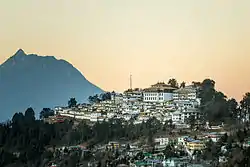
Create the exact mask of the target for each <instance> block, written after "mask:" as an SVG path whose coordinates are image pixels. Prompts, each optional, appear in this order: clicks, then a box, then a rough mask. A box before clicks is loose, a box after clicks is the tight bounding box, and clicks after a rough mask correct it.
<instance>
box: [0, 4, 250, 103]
mask: <svg viewBox="0 0 250 167" xmlns="http://www.w3.org/2000/svg"><path fill="white" fill-rule="evenodd" d="M18 48H22V49H23V50H24V51H25V52H26V53H37V54H40V55H53V56H55V57H57V58H59V59H65V60H67V61H69V62H70V63H72V64H73V65H74V66H75V67H76V68H77V69H79V70H80V71H81V72H82V73H83V75H84V76H85V77H87V78H88V79H89V80H90V81H91V82H93V83H95V84H96V85H98V86H100V87H101V88H102V89H104V90H109V91H111V90H117V91H123V90H124V89H126V88H128V87H129V75H130V73H132V75H133V87H147V86H149V85H151V84H154V83H155V82H157V81H166V82H167V80H168V79H169V78H171V77H175V78H176V79H177V80H178V81H179V82H181V81H186V82H191V81H193V80H195V81H202V80H203V79H204V78H207V77H209V78H212V79H214V80H215V81H216V85H217V86H216V87H217V89H219V90H221V91H223V92H224V93H225V94H226V95H227V96H228V97H235V98H236V99H238V100H239V99H241V97H242V95H243V94H244V93H245V92H247V91H250V75H249V72H250V66H249V63H250V1H249V0H99V1H98V0H18V1H17V0H0V63H3V62H4V61H5V60H6V59H7V58H8V57H10V56H11V55H13V54H14V53H15V52H16V50H17V49H18Z"/></svg>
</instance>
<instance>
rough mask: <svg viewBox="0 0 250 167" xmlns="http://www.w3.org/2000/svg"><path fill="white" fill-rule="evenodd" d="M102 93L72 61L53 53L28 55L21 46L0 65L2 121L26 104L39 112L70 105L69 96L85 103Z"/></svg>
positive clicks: (0, 119) (0, 117)
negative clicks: (91, 97)
mask: <svg viewBox="0 0 250 167" xmlns="http://www.w3.org/2000/svg"><path fill="white" fill-rule="evenodd" d="M101 92H102V90H101V89H100V88H98V87H97V86H95V85H93V84H92V83H90V82H89V81H88V80H87V79H86V78H85V77H84V76H83V75H82V74H81V73H80V72H79V71H78V70H77V69H75V68H74V67H73V66H72V65H71V64H70V63H68V62H66V61H64V60H57V59H56V58H54V57H53V56H37V55H35V54H30V55H26V54H25V53H24V51H23V50H21V49H19V50H18V51H17V52H16V54H15V55H14V56H12V57H10V58H9V59H8V60H7V61H6V62H4V63H3V64H2V65H0V121H4V120H6V119H11V117H12V115H13V113H15V112H24V111H25V109H26V108H27V107H33V108H34V109H35V111H36V113H39V112H40V111H41V109H42V108H43V107H54V106H57V105H63V106H65V105H67V101H68V99H69V98H70V97H75V98H76V100H77V101H78V102H84V101H85V102H86V100H87V98H88V97H89V96H90V95H93V94H97V93H101Z"/></svg>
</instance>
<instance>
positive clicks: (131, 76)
mask: <svg viewBox="0 0 250 167" xmlns="http://www.w3.org/2000/svg"><path fill="white" fill-rule="evenodd" d="M129 84H130V89H131V90H132V75H131V74H130V83H129Z"/></svg>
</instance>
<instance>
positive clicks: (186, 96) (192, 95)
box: [173, 85, 197, 101]
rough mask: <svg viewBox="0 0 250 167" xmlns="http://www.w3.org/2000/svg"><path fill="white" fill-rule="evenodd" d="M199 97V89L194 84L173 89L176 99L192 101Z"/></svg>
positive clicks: (174, 98)
mask: <svg viewBox="0 0 250 167" xmlns="http://www.w3.org/2000/svg"><path fill="white" fill-rule="evenodd" d="M196 99H197V91H196V88H194V87H193V86H192V85H190V86H186V87H184V88H180V89H177V90H174V91H173V100H174V101H190V100H196Z"/></svg>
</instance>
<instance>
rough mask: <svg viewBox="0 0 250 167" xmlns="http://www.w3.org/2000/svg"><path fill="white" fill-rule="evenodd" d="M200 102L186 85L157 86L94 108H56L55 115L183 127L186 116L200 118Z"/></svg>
mask: <svg viewBox="0 0 250 167" xmlns="http://www.w3.org/2000/svg"><path fill="white" fill-rule="evenodd" d="M199 105H200V99H199V98H198V97H197V88H196V87H195V86H194V85H189V86H185V87H181V88H174V87H171V86H169V85H167V84H165V83H164V82H158V83H157V84H154V85H152V86H151V87H149V88H146V89H133V90H132V89H130V90H127V91H125V92H124V93H112V95H111V99H110V100H106V101H101V102H100V103H94V104H80V105H77V107H75V108H68V107H56V108H55V112H56V114H57V115H61V116H65V117H73V118H76V119H85V120H89V121H91V122H97V121H108V120H110V119H112V118H123V119H124V120H126V121H131V120H133V122H134V123H135V124H139V123H142V122H143V121H147V120H148V119H149V118H150V117H156V118H157V119H158V120H159V121H161V122H162V123H164V122H166V121H168V120H170V119H171V120H172V121H173V124H176V125H178V124H185V123H186V122H187V120H188V118H189V117H190V116H193V117H195V118H199V117H200V112H199V110H198V107H199Z"/></svg>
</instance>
